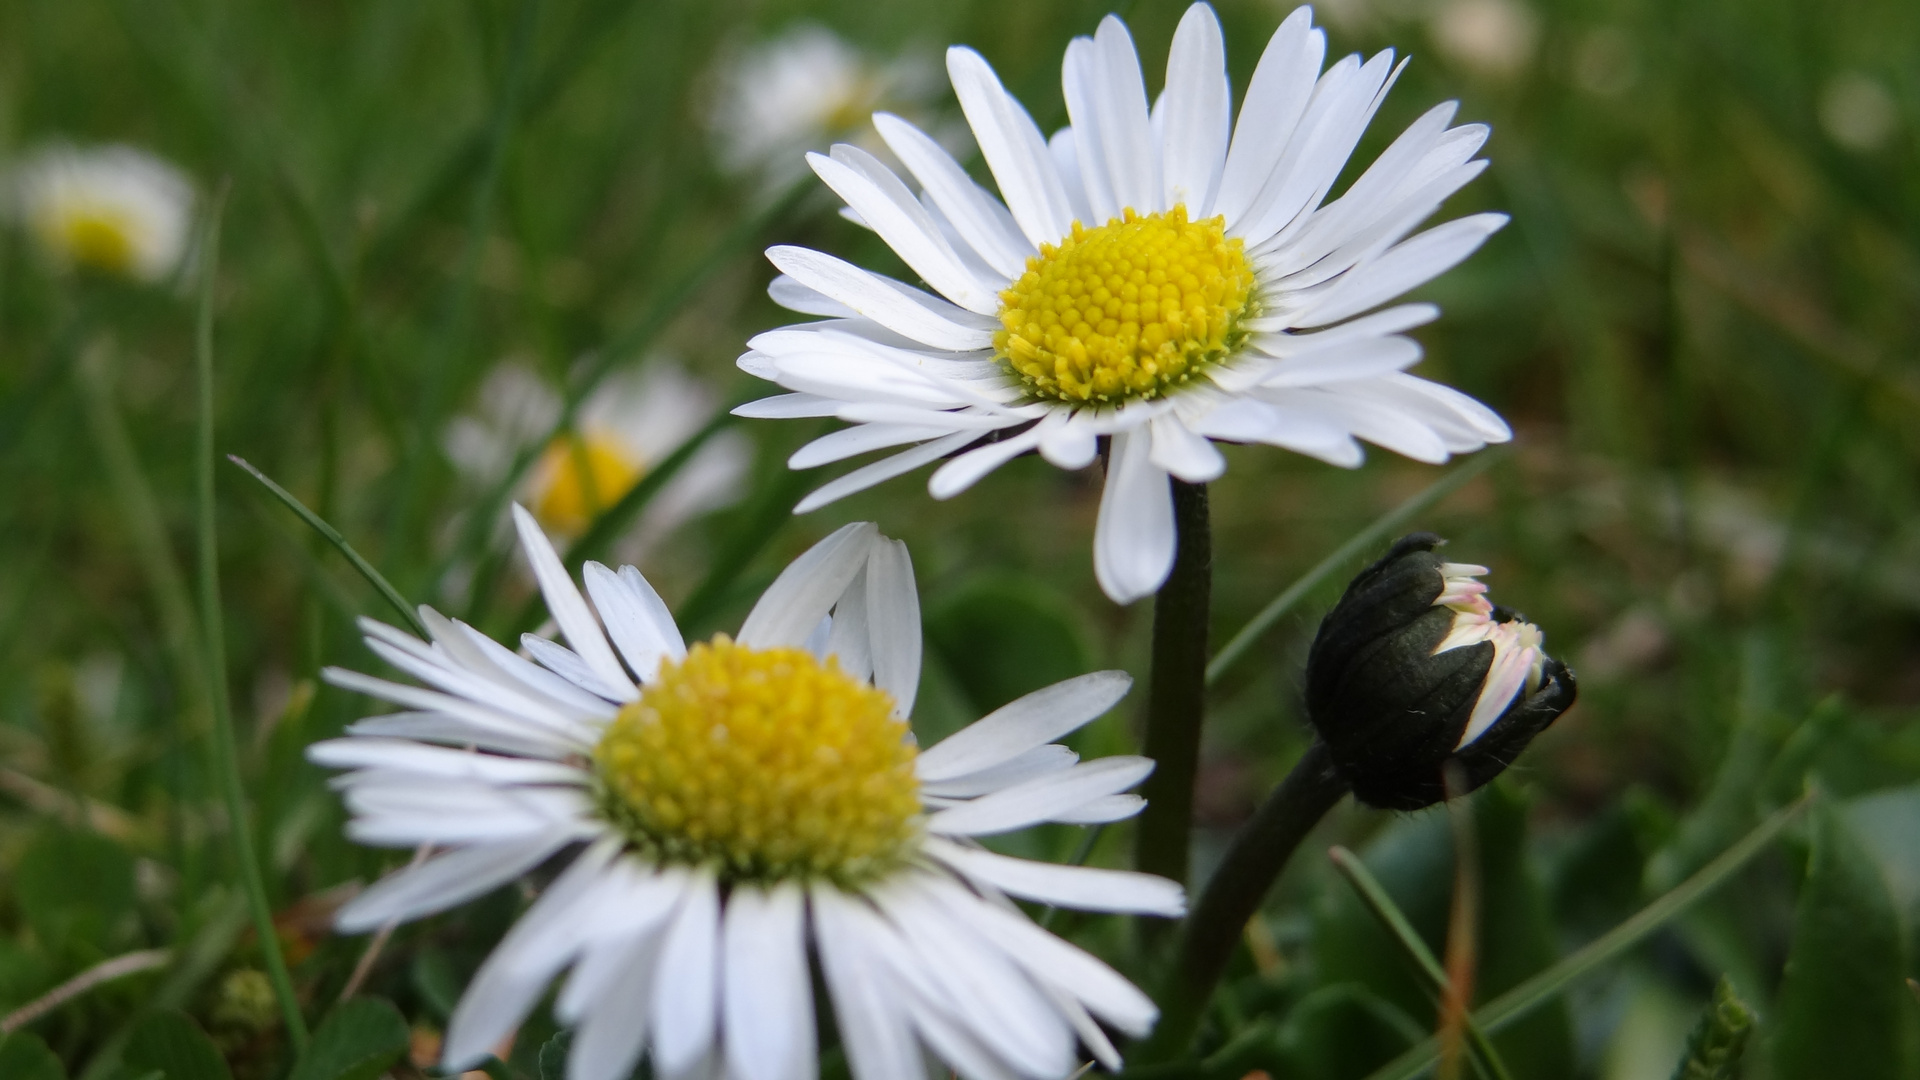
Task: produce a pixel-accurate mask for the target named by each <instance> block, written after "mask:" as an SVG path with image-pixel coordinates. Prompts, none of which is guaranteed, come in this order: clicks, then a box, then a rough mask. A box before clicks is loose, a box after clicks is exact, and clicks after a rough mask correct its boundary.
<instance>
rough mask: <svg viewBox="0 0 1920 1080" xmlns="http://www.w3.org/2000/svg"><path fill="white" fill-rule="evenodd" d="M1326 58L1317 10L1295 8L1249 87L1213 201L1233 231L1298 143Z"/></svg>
mask: <svg viewBox="0 0 1920 1080" xmlns="http://www.w3.org/2000/svg"><path fill="white" fill-rule="evenodd" d="M1326 54H1327V38H1326V35H1325V34H1323V33H1321V32H1320V31H1319V30H1315V29H1314V28H1313V9H1311V8H1308V7H1305V6H1302V7H1298V8H1295V9H1294V11H1293V14H1291V15H1289V16H1287V18H1286V19H1285V21H1283V22H1282V23H1281V24H1280V28H1279V29H1278V30H1275V31H1274V32H1273V37H1272V38H1270V39H1268V41H1267V48H1266V51H1265V52H1263V53H1262V54H1261V55H1260V65H1259V66H1258V67H1257V68H1255V69H1254V73H1253V81H1252V82H1250V83H1249V84H1248V85H1247V97H1246V100H1245V101H1244V102H1242V103H1241V108H1240V120H1239V122H1238V123H1237V124H1235V125H1234V129H1233V144H1232V146H1231V147H1230V148H1229V149H1228V151H1227V161H1226V166H1225V168H1224V169H1223V170H1222V172H1221V177H1220V194H1219V195H1218V196H1217V197H1216V198H1215V199H1214V205H1213V208H1214V211H1215V212H1216V213H1220V214H1224V215H1226V218H1227V226H1228V228H1229V229H1232V228H1235V227H1237V226H1238V225H1239V224H1240V221H1241V218H1242V216H1243V215H1245V213H1246V211H1247V209H1248V208H1249V207H1251V206H1252V205H1253V201H1254V198H1255V196H1257V195H1259V194H1260V190H1261V189H1262V188H1263V187H1265V186H1266V184H1267V181H1268V180H1269V179H1270V178H1271V177H1272V175H1273V172H1274V169H1275V167H1276V166H1277V165H1278V164H1279V162H1280V158H1281V155H1282V154H1283V153H1285V152H1286V149H1287V146H1288V144H1289V143H1290V142H1291V141H1292V139H1293V138H1294V135H1295V128H1297V127H1298V125H1299V123H1300V117H1301V115H1302V114H1303V113H1305V112H1306V109H1307V102H1308V100H1309V99H1310V98H1311V97H1312V96H1313V87H1314V81H1315V80H1316V79H1317V78H1318V77H1319V75H1320V65H1321V64H1322V63H1323V62H1324V61H1325V60H1326Z"/></svg>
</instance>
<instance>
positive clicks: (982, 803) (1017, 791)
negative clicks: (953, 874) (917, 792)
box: [927, 756, 1153, 836]
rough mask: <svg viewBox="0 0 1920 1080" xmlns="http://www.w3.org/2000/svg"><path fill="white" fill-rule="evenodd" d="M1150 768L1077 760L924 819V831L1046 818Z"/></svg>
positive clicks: (982, 831) (994, 827)
mask: <svg viewBox="0 0 1920 1080" xmlns="http://www.w3.org/2000/svg"><path fill="white" fill-rule="evenodd" d="M1151 772H1153V759H1151V758H1143V757H1131V756H1116V757H1108V758H1101V759H1100V760H1098V761H1087V762H1082V763H1081V764H1079V765H1075V766H1074V767H1073V768H1071V769H1068V770H1066V771H1065V772H1061V773H1055V774H1053V775H1050V776H1041V777H1036V778H1034V779H1032V780H1028V781H1026V782H1025V783H1022V784H1015V785H1014V786H1013V787H1010V788H1002V789H1001V790H999V791H996V792H994V793H992V794H991V795H982V796H981V797H979V798H977V799H974V800H973V801H972V802H968V803H965V804H963V805H960V806H956V807H953V808H951V809H948V810H941V811H939V812H937V813H935V814H932V815H930V816H929V817H928V818H927V831H928V832H930V833H936V834H939V835H944V836H992V835H995V834H997V833H1005V832H1012V831H1014V830H1015V829H1024V828H1026V827H1028V826H1029V825H1037V824H1039V823H1040V822H1043V821H1049V820H1052V819H1053V818H1054V817H1055V816H1057V815H1059V814H1064V813H1067V812H1069V811H1072V810H1074V809H1077V808H1078V807H1080V806H1081V805H1082V804H1084V803H1088V802H1091V801H1093V800H1095V799H1099V798H1102V797H1105V796H1108V795H1114V794H1117V793H1119V792H1122V791H1125V790H1126V789H1128V788H1130V787H1132V786H1134V785H1135V784H1138V783H1139V782H1140V781H1142V780H1144V779H1146V778H1147V775H1148V774H1149V773H1151Z"/></svg>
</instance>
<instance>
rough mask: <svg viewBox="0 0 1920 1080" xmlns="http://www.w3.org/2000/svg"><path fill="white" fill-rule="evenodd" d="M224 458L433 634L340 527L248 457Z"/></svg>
mask: <svg viewBox="0 0 1920 1080" xmlns="http://www.w3.org/2000/svg"><path fill="white" fill-rule="evenodd" d="M227 460H228V461H231V462H233V463H234V464H235V465H238V466H240V467H241V468H242V469H245V470H246V471H247V475H249V476H251V477H253V478H254V479H255V480H258V481H260V484H261V486H263V487H265V488H266V489H267V490H268V491H270V492H272V493H273V497H274V498H276V499H279V500H280V502H281V503H282V504H283V505H284V506H286V508H287V509H289V510H291V511H293V512H294V513H295V514H298V515H299V516H300V520H302V521H304V522H306V523H307V525H308V526H309V527H311V528H312V529H313V531H314V532H317V533H319V534H320V535H321V536H322V537H324V538H325V539H326V541H327V543H329V544H332V545H333V546H334V548H335V549H336V550H338V551H339V552H340V554H341V555H343V556H345V557H346V560H347V561H348V562H349V563H352V564H353V568H354V569H355V570H358V571H360V576H361V577H363V578H365V579H367V584H369V585H371V586H373V587H374V590H375V591H376V592H378V593H379V594H380V595H381V596H383V597H385V598H386V601H387V603H389V604H391V605H393V610H395V611H397V612H399V613H400V617H401V618H402V619H405V620H406V622H407V625H408V626H411V627H413V630H414V633H416V634H419V635H420V636H421V637H422V638H431V637H432V636H433V635H431V634H429V633H428V632H427V624H426V623H423V622H421V621H420V613H419V612H417V611H415V610H413V605H412V604H409V603H407V599H406V597H404V596H401V595H400V590H398V589H396V588H394V587H393V584H392V583H391V582H389V581H388V580H387V579H386V578H384V577H382V576H381V574H380V571H378V570H375V569H374V568H373V564H372V563H370V562H368V561H367V560H366V559H364V558H362V557H361V555H360V553H359V552H358V551H355V550H353V545H352V544H349V543H347V538H346V537H344V536H341V535H340V530H339V529H336V528H334V527H333V526H331V525H329V524H327V523H326V522H325V521H324V520H322V519H321V517H320V515H319V514H316V513H314V512H313V511H311V510H309V509H307V504H306V503H303V502H301V501H300V500H299V499H297V498H295V497H294V494H293V492H291V491H288V490H287V489H286V488H283V487H281V486H280V485H279V484H276V483H274V481H273V478H272V477H269V476H268V475H267V474H266V473H263V472H261V471H260V470H259V469H257V468H255V467H254V466H253V464H252V463H251V462H249V461H248V460H247V459H245V458H243V457H241V456H239V455H238V454H228V455H227Z"/></svg>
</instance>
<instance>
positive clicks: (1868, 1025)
mask: <svg viewBox="0 0 1920 1080" xmlns="http://www.w3.org/2000/svg"><path fill="white" fill-rule="evenodd" d="M1810 825H1811V830H1810V831H1811V834H1812V840H1813V854H1812V858H1811V860H1810V861H1809V864H1808V867H1807V881H1806V884H1805V886H1804V887H1803V888H1802V889H1801V892H1800V903H1799V910H1798V911H1797V912H1796V913H1795V915H1794V933H1793V946H1792V948H1791V950H1790V951H1789V952H1788V955H1787V970H1786V976H1785V978H1784V979H1783V980H1782V982H1781V985H1780V995H1779V998H1778V1005H1777V1006H1776V1008H1775V1012H1776V1015H1777V1020H1776V1021H1775V1025H1776V1027H1775V1030H1776V1031H1777V1032H1778V1036H1777V1038H1776V1040H1775V1043H1774V1047H1773V1051H1774V1054H1773V1058H1774V1075H1775V1077H1777V1078H1778V1080H1826V1078H1828V1077H1831V1076H1832V1075H1834V1066H1835V1064H1836V1063H1838V1062H1845V1063H1846V1070H1845V1071H1846V1075H1847V1077H1848V1080H1897V1078H1901V1077H1911V1076H1913V1047H1912V1031H1911V1029H1912V1011H1913V1003H1912V1002H1911V1001H1910V1000H1909V996H1908V991H1907V988H1906V983H1905V978H1906V974H1907V969H1906V948H1905V942H1904V941H1903V940H1902V935H1901V928H1900V920H1899V916H1898V915H1897V914H1896V913H1895V911H1894V906H1893V899H1892V897H1891V896H1889V895H1888V892H1887V885H1886V881H1885V879H1884V878H1882V877H1881V875H1880V870H1879V867H1878V866H1876V865H1875V864H1874V861H1873V859H1872V858H1871V857H1870V856H1869V855H1868V854H1867V852H1866V850H1865V849H1864V848H1863V847H1862V846H1861V844H1860V841H1859V839H1858V838H1857V837H1856V836H1855V835H1854V831H1853V828H1852V827H1851V825H1850V824H1849V823H1848V821H1847V819H1846V817H1845V815H1843V814H1842V813H1841V812H1840V811H1839V810H1838V809H1836V808H1835V807H1832V806H1830V805H1828V804H1826V803H1824V802H1822V803H1820V804H1819V805H1817V806H1816V807H1815V808H1814V812H1813V816H1812V819H1811V822H1810Z"/></svg>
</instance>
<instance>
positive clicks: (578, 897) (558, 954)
mask: <svg viewBox="0 0 1920 1080" xmlns="http://www.w3.org/2000/svg"><path fill="white" fill-rule="evenodd" d="M618 850H619V844H618V843H617V842H605V843H600V844H595V845H594V846H593V847H590V848H588V849H587V850H586V851H585V852H583V853H582V854H581V855H580V857H579V858H577V859H575V860H574V861H573V864H572V865H571V866H569V867H567V869H566V870H565V871H564V872H563V873H561V875H560V876H559V877H558V878H556V879H555V880H554V882H553V884H552V885H550V886H548V887H547V891H546V893H545V894H544V895H542V896H541V897H540V899H539V900H537V901H535V902H534V905H533V906H532V907H531V908H528V909H527V913H526V914H525V915H522V916H521V917H520V921H519V922H517V923H515V924H514V926H513V929H512V930H509V931H507V936H506V937H505V938H503V939H501V942H500V944H499V945H498V946H496V947H495V948H494V950H493V953H492V954H491V955H489V956H488V957H487V959H486V962H485V963H483V964H481V965H480V970H479V971H478V972H476V973H475V974H474V976H473V981H472V982H470V983H468V984H467V989H466V992H465V993H463V994H461V996H460V1004H459V1005H458V1006H457V1007H455V1009H454V1010H453V1019H452V1021H451V1022H450V1023H449V1024H448V1025H447V1039H446V1043H445V1046H444V1047H443V1048H442V1051H441V1062H442V1064H443V1065H444V1066H445V1067H447V1068H448V1069H454V1070H458V1069H465V1068H469V1067H471V1066H473V1065H475V1064H478V1063H479V1061H480V1059H481V1058H482V1057H484V1056H486V1054H487V1052H488V1051H490V1050H491V1049H493V1047H495V1046H496V1045H498V1044H499V1042H500V1040H501V1039H502V1038H503V1037H505V1036H506V1034H507V1033H508V1032H510V1031H512V1030H513V1029H514V1028H515V1027H516V1026H518V1025H519V1023H520V1021H521V1020H522V1019H523V1018H524V1017H525V1016H526V1015H527V1012H528V1011H529V1010H531V1009H532V1008H533V1005H534V1002H536V1001H537V1000H539V997H540V994H541V991H543V990H545V989H546V986H547V983H548V982H549V981H551V980H552V979H553V977H554V975H556V974H558V973H559V971H560V970H561V969H562V968H564V967H566V965H567V964H568V963H569V962H571V961H572V959H573V957H574V955H575V954H576V952H577V951H578V949H579V944H580V941H581V940H582V935H583V931H585V930H588V929H590V928H589V927H583V926H582V925H581V924H580V922H579V921H578V920H577V919H575V918H574V914H575V912H577V911H578V910H580V909H581V908H582V907H583V906H585V905H588V904H591V903H592V901H593V900H594V893H595V892H596V891H597V890H598V889H600V888H601V887H602V886H604V885H605V884H606V882H607V876H606V870H607V867H608V864H609V863H610V862H611V861H612V860H613V859H614V857H615V855H616V852H617V851H618Z"/></svg>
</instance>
